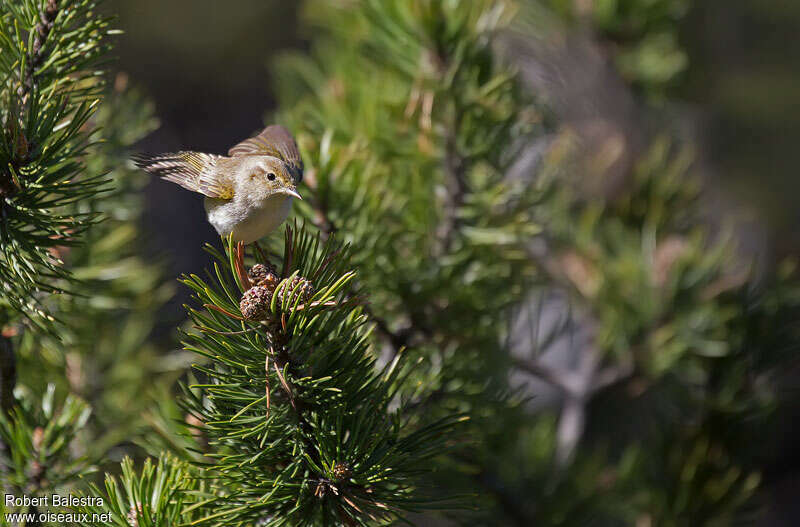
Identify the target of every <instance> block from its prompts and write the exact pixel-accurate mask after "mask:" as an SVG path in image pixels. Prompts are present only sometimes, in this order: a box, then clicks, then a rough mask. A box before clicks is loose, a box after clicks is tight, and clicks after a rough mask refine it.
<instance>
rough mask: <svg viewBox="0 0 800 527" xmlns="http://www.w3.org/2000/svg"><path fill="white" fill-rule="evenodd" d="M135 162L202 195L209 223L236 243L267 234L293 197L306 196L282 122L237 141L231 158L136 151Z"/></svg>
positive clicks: (300, 162) (297, 154)
mask: <svg viewBox="0 0 800 527" xmlns="http://www.w3.org/2000/svg"><path fill="white" fill-rule="evenodd" d="M132 160H133V162H134V164H135V165H136V166H137V167H139V168H141V169H143V170H145V171H146V172H149V173H151V174H154V175H157V176H159V177H161V178H162V179H165V180H167V181H171V182H173V183H176V184H178V185H180V186H181V187H183V188H185V189H188V190H191V191H193V192H197V193H200V194H203V195H204V196H205V210H206V215H207V217H208V221H209V223H211V225H212V226H213V227H214V228H215V229H216V231H217V233H219V235H220V236H222V237H227V236H229V235H232V238H233V240H234V241H235V242H241V243H246V244H248V243H252V242H255V241H256V240H259V239H261V238H263V237H264V236H266V235H267V234H269V233H270V232H272V231H274V230H275V229H277V228H278V227H279V226H280V224H281V223H283V221H284V220H285V219H286V217H287V216H288V215H289V212H290V211H291V208H292V201H293V200H294V199H295V198H297V199H303V198H302V197H301V196H300V194H299V193H298V191H297V185H298V184H299V183H300V182H301V181H302V179H303V160H302V158H301V157H300V151H299V150H298V148H297V142H296V141H295V140H294V138H293V137H292V134H291V133H290V132H289V130H287V129H286V128H284V127H283V126H280V125H270V126H267V127H266V128H265V129H264V130H263V131H262V132H261V133H259V134H258V135H255V136H253V137H250V138H249V139H245V140H244V141H242V142H240V143H238V144H236V145H235V146H233V147H231V149H230V150H228V155H227V156H221V155H216V154H206V153H202V152H193V151H180V152H172V153H165V154H158V155H148V154H136V155H134V156H132Z"/></svg>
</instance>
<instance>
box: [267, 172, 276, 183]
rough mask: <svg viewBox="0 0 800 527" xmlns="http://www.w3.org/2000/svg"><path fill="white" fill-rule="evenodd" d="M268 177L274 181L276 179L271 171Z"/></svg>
mask: <svg viewBox="0 0 800 527" xmlns="http://www.w3.org/2000/svg"><path fill="white" fill-rule="evenodd" d="M267 179H268V180H270V181H274V180H275V174H273V173H272V172H270V173H269V174H267Z"/></svg>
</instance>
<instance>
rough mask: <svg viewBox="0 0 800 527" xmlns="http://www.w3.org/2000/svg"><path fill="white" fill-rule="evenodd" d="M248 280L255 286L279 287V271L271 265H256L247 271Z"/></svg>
mask: <svg viewBox="0 0 800 527" xmlns="http://www.w3.org/2000/svg"><path fill="white" fill-rule="evenodd" d="M247 278H248V279H249V280H250V283H251V284H253V285H272V287H273V289H274V288H275V286H276V285H278V282H279V281H280V280H278V271H276V270H275V268H274V267H273V266H271V265H270V264H266V265H265V264H255V265H254V266H253V267H251V268H250V270H249V271H247Z"/></svg>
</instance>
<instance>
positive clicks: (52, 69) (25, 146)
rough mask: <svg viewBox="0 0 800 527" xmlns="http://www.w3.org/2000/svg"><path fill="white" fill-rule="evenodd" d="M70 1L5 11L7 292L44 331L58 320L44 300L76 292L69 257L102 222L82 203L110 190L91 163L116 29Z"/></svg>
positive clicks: (2, 164) (84, 0)
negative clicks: (94, 123) (87, 163)
mask: <svg viewBox="0 0 800 527" xmlns="http://www.w3.org/2000/svg"><path fill="white" fill-rule="evenodd" d="M61 7H62V6H60V5H59V2H57V1H55V0H48V1H47V2H46V3H44V2H40V1H38V0H22V1H21V2H10V1H4V2H3V12H2V16H0V36H1V37H2V38H0V72H2V74H3V77H4V82H3V84H1V85H0V99H2V100H3V103H4V104H3V106H2V108H1V110H2V111H0V117H2V121H3V124H4V128H3V134H2V141H0V242H2V246H1V247H0V290H1V291H2V292H3V295H2V296H3V303H4V304H6V305H8V306H9V307H10V308H11V309H13V310H14V311H16V312H17V313H19V314H21V315H22V316H25V317H27V318H28V319H29V320H30V321H32V322H34V323H35V324H37V325H39V326H41V327H47V326H51V324H52V322H53V317H52V315H51V314H49V313H48V307H47V306H46V305H45V303H44V302H43V299H42V297H43V296H44V295H46V294H52V293H59V292H65V291H67V290H69V283H70V281H71V275H70V273H69V271H68V270H67V269H66V268H65V264H64V262H63V261H62V258H61V257H60V253H62V252H63V250H64V248H65V247H69V246H73V245H75V244H77V243H78V242H79V240H80V237H81V235H82V234H83V233H84V232H85V231H86V230H87V229H88V228H89V227H90V226H91V225H92V224H94V223H95V222H97V221H98V220H99V216H98V215H96V214H91V213H86V212H84V211H82V210H81V209H80V207H79V206H77V204H78V203H80V202H81V201H82V200H84V199H87V198H89V197H92V196H96V195H97V194H99V193H102V192H104V191H106V190H107V181H106V180H105V179H104V177H103V174H91V175H90V174H85V173H84V169H85V167H84V163H83V160H84V156H85V155H86V154H87V153H88V152H89V150H90V147H91V145H92V130H91V128H90V127H87V126H86V125H87V122H88V121H89V118H90V117H91V115H92V113H93V112H94V110H95V109H96V107H97V102H98V96H99V94H100V92H101V90H102V86H103V81H102V72H101V71H100V69H99V66H100V64H101V61H102V59H103V57H104V55H105V53H106V52H107V51H108V48H109V45H108V43H107V42H106V37H107V35H109V34H110V33H113V31H112V30H110V29H109V21H108V19H106V18H103V17H101V16H99V15H98V14H97V2H96V1H94V0H76V1H75V2H73V3H71V4H70V6H69V9H67V10H63V9H62V8H61ZM43 294H44V295H43Z"/></svg>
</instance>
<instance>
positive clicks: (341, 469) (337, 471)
mask: <svg viewBox="0 0 800 527" xmlns="http://www.w3.org/2000/svg"><path fill="white" fill-rule="evenodd" d="M332 473H333V477H334V479H336V481H341V480H343V479H347V478H349V477H350V476H352V475H353V472H352V471H351V470H350V465H348V464H347V463H336V464H335V465H334V466H333V470H332Z"/></svg>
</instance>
